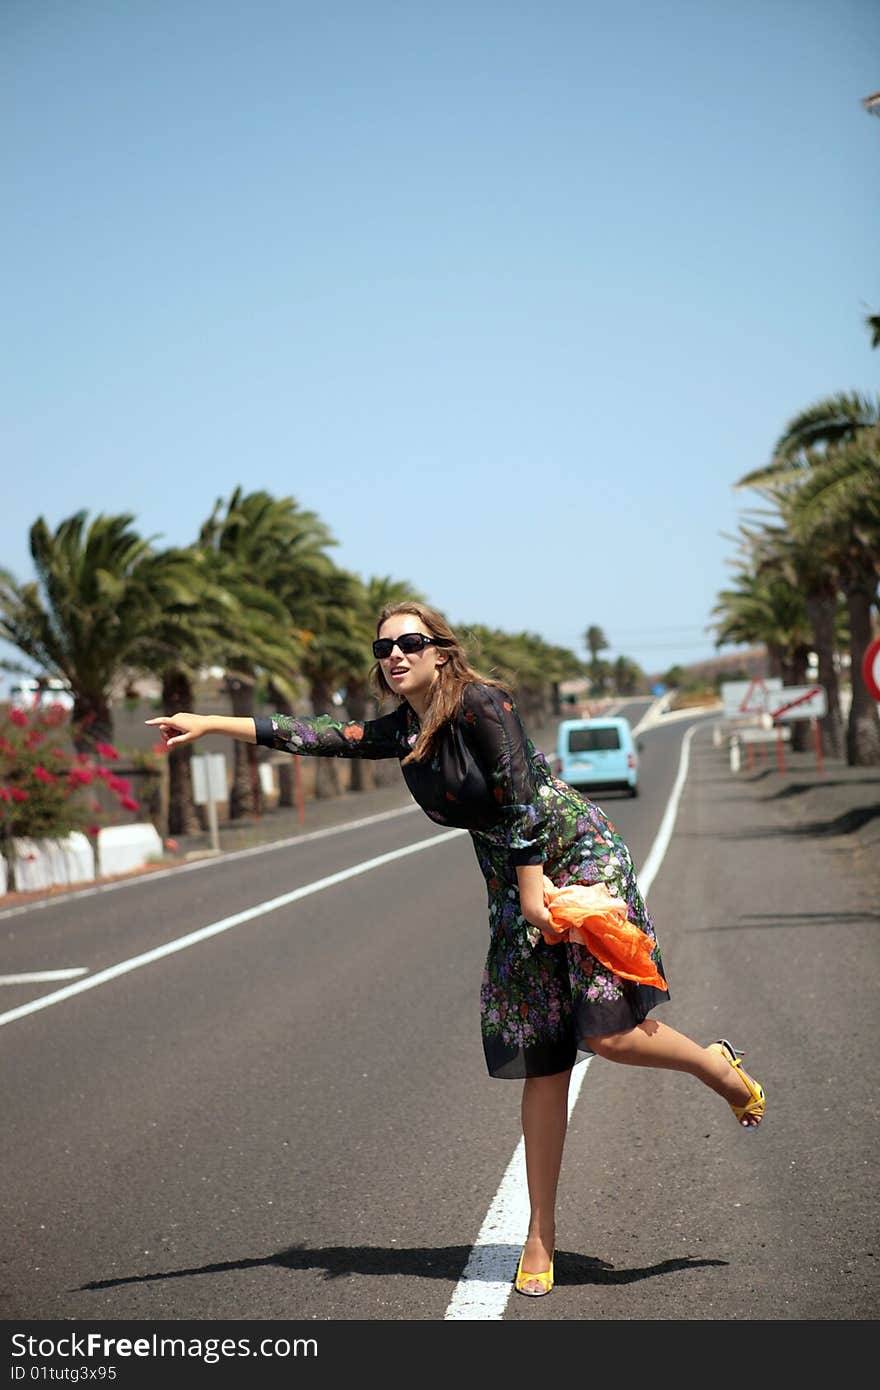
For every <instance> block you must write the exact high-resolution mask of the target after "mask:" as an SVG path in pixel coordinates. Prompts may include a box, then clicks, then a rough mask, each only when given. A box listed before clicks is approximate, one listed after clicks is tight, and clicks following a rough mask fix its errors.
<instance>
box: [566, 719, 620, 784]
mask: <svg viewBox="0 0 880 1390" xmlns="http://www.w3.org/2000/svg"><path fill="white" fill-rule="evenodd" d="M556 775H557V776H558V777H559V778H561V780H562V781H563V782H567V783H568V785H569V786H570V787H579V788H580V787H582V788H585V789H586V788H588V787H591V788H596V789H598V790H602V791H610V790H611V789H612V788H614V789H617V790H620V791H628V792H629V794H630V796H638V794H639V753H638V749H637V747H636V744H635V742H634V740H633V736H632V729H631V728H630V725H629V720H627V719H622V718H619V717H616V716H611V715H609V716H608V717H607V718H604V719H603V718H598V719H563V720H562V723H561V724H560V725H559V731H558V734H557V740H556Z"/></svg>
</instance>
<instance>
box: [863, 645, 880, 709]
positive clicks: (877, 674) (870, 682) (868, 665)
mask: <svg viewBox="0 0 880 1390" xmlns="http://www.w3.org/2000/svg"><path fill="white" fill-rule="evenodd" d="M862 680H863V681H864V682H865V686H866V688H867V689H868V690H869V691H870V692H871V694H872V695H873V696H874V699H875V700H880V637H875V638H874V641H873V642H869V643H868V646H867V647H866V648H865V655H864V656H863V657H862Z"/></svg>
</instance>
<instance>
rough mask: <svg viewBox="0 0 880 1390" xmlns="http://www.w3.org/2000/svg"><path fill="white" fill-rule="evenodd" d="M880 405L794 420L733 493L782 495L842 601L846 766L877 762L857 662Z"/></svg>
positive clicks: (871, 588)
mask: <svg viewBox="0 0 880 1390" xmlns="http://www.w3.org/2000/svg"><path fill="white" fill-rule="evenodd" d="M878 469H880V397H874V398H872V397H869V396H863V395H860V394H859V393H857V392H840V393H838V394H837V395H835V396H829V397H826V398H825V399H824V400H821V401H818V402H817V403H816V404H815V405H812V406H810V407H808V408H807V409H806V410H804V411H802V412H801V413H800V414H799V415H796V416H795V417H794V419H792V420H791V421H790V422H789V424H788V425H787V427H786V429H785V430H784V432H783V434H782V435H781V436H780V438H779V440H778V441H777V444H776V447H775V448H774V451H773V456H772V458H771V461H770V463H769V464H768V465H766V466H765V467H763V468H760V469H756V470H754V471H753V472H751V473H749V474H747V475H746V476H745V477H744V478H742V479H740V481H739V483H738V484H737V486H738V487H746V486H749V487H755V486H760V485H762V484H771V485H774V484H775V485H777V486H778V487H781V488H782V489H783V490H786V492H787V499H788V502H789V504H790V508H791V511H790V517H791V525H792V529H793V530H794V532H795V533H796V535H797V537H798V539H799V540H801V541H802V542H803V543H804V544H805V545H809V546H811V547H812V548H813V549H814V551H816V552H817V553H818V555H819V556H820V557H821V561H822V563H823V564H824V565H825V568H826V571H827V573H828V575H829V582H830V575H831V573H832V572H833V573H834V574H835V576H836V582H837V584H838V585H839V587H841V588H842V589H843V591H844V593H845V594H846V599H847V606H848V609H849V623H850V679H851V682H852V702H851V705H850V715H849V724H848V728H847V759H848V761H849V763H850V764H851V765H861V764H867V765H873V764H874V763H876V762H880V722H878V718H877V708H876V703H875V701H874V700H873V698H872V697H871V695H870V692H869V691H868V690H867V689H866V688H865V685H864V681H863V679H862V674H861V658H862V654H863V652H864V648H865V646H866V645H867V642H868V640H870V634H871V609H872V606H873V603H874V601H875V597H876V593H877V578H878V573H880V525H878V500H877V486H878Z"/></svg>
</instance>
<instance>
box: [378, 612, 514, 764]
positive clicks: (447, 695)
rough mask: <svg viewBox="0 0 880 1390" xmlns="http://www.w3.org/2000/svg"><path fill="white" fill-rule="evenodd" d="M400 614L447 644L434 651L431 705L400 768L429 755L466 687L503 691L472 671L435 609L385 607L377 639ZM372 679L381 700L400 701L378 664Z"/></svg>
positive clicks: (459, 704)
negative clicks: (437, 654)
mask: <svg viewBox="0 0 880 1390" xmlns="http://www.w3.org/2000/svg"><path fill="white" fill-rule="evenodd" d="M401 614H405V615H406V616H407V617H411V618H418V619H419V621H420V622H421V623H422V624H423V626H424V627H425V628H427V630H428V632H429V633H430V635H431V636H432V637H442V638H443V639H444V641H445V642H446V643H448V646H443V647H438V648H437V651H438V652H440V653H442V658H443V659H442V661H438V662H437V668H436V669H437V677H436V680H435V681H434V685H433V687H432V694H431V703H430V705H429V707H428V712H427V714H426V716H425V718H424V720H423V722H422V726H421V729H420V730H419V736H418V738H417V739H416V742H415V744H414V745H413V749H412V752H411V753H408V754H407V755H406V757H405V758H403V759H402V763H401V765H403V764H405V763H409V762H416V763H420V762H423V761H424V759H425V758H427V757H428V756H429V755H430V753H431V751H432V749H433V747H434V742H435V740H436V737H437V735H438V733H439V732H440V730H441V729H442V728H443V725H444V724H448V723H449V721H450V719H453V718H454V717H455V715H456V714H457V713H458V710H459V708H460V706H461V697H462V695H463V693H464V689H465V686H467V685H473V684H474V682H479V683H480V684H481V685H494V686H496V687H497V688H498V689H499V690H500V689H503V688H504V687H503V686H502V685H501V682H500V681H496V680H493V679H492V678H491V677H490V676H483V675H481V674H480V672H479V671H475V670H474V668H473V666H471V664H470V662H469V661H468V659H467V657H466V655H465V653H464V649H463V647H462V645H461V643H460V641H459V639H458V638H457V637H456V635H455V633H454V632H453V631H452V628H451V627H450V626H449V624H448V623H447V621H446V619H445V618H444V617H443V615H442V613H438V612H437V610H436V609H434V608H429V607H428V606H427V604H424V603H413V602H409V601H408V602H404V603H388V604H386V605H385V607H384V608H383V609H382V612H381V613H380V614H379V617H378V619H377V621H376V636H377V637H378V635H379V633H380V632H381V630H382V624H383V623H385V622H387V621H388V619H389V618H394V617H398V616H400V615H401ZM372 678H373V683H374V685H375V688H376V690H377V692H378V694H379V698H380V699H382V698H384V697H385V696H386V695H394V696H395V697H396V698H397V699H398V700H402V699H403V696H401V695H398V694H397V692H396V691H393V690H392V689H391V687H390V685H389V684H388V682H387V681H386V679H385V677H384V676H383V674H382V667H381V666H380V665H379V663H378V662H377V663H376V665H375V666H374V667H373V671H372Z"/></svg>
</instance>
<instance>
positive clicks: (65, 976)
mask: <svg viewBox="0 0 880 1390" xmlns="http://www.w3.org/2000/svg"><path fill="white" fill-rule="evenodd" d="M88 973H89V972H88V968H87V967H86V966H85V965H74V966H72V967H71V969H69V970H32V971H31V972H30V973H29V974H27V975H0V985H36V984H39V983H40V981H41V980H72V979H73V978H74V976H75V975H88Z"/></svg>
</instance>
